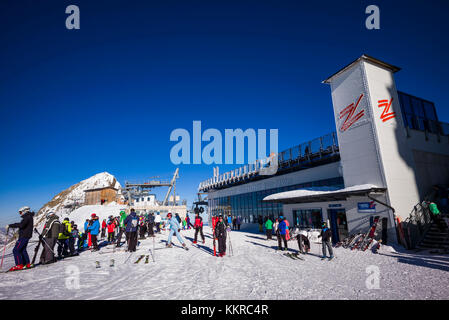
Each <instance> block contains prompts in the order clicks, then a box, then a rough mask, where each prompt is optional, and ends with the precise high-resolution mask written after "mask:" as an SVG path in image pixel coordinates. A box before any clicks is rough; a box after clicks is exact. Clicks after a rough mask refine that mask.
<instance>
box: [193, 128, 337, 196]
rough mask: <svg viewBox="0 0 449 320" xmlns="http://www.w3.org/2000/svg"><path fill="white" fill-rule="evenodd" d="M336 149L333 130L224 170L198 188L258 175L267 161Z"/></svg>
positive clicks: (305, 158) (300, 158)
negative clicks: (262, 157) (248, 162)
mask: <svg viewBox="0 0 449 320" xmlns="http://www.w3.org/2000/svg"><path fill="white" fill-rule="evenodd" d="M337 151H338V139H337V133H336V132H335V131H334V132H331V133H328V134H326V135H323V136H321V137H319V138H316V139H313V140H310V141H307V142H305V143H301V144H299V145H296V146H294V147H292V148H289V149H287V150H284V151H281V152H279V153H277V154H276V155H274V156H271V157H269V158H265V159H260V160H256V161H255V162H254V163H250V164H247V165H244V166H243V167H240V168H237V169H234V170H231V171H229V172H225V173H223V174H221V175H219V176H214V177H213V178H210V179H207V180H205V181H203V182H200V184H199V187H198V189H199V190H200V191H201V190H204V189H206V188H208V187H211V186H215V185H222V184H223V183H227V182H229V181H235V180H237V181H238V180H241V179H245V178H249V177H252V176H255V175H258V174H259V172H260V171H261V170H262V169H264V168H266V167H267V165H268V164H269V163H270V165H272V164H273V162H274V163H276V164H277V165H278V166H279V165H285V164H288V163H295V162H300V161H305V162H308V161H310V159H311V158H312V157H314V156H319V157H321V155H323V154H332V153H335V152H337ZM231 172H234V174H231Z"/></svg>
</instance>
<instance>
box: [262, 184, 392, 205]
mask: <svg viewBox="0 0 449 320" xmlns="http://www.w3.org/2000/svg"><path fill="white" fill-rule="evenodd" d="M385 190H386V189H385V188H381V187H378V186H375V185H373V184H362V185H356V186H351V187H347V188H344V189H337V188H332V187H315V188H307V189H298V190H292V191H285V192H279V193H275V194H272V195H269V196H267V197H265V198H264V199H263V201H273V202H288V201H292V200H295V201H301V200H303V201H304V200H307V199H312V198H319V199H320V200H326V199H325V198H332V197H336V196H340V197H345V196H349V195H351V194H352V195H357V194H360V193H363V192H368V191H373V192H374V191H385ZM303 201H301V202H303Z"/></svg>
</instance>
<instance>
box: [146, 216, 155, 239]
mask: <svg viewBox="0 0 449 320" xmlns="http://www.w3.org/2000/svg"><path fill="white" fill-rule="evenodd" d="M147 226H148V227H147V228H148V236H149V237H154V214H153V212H151V213H150V214H149V215H148V217H147Z"/></svg>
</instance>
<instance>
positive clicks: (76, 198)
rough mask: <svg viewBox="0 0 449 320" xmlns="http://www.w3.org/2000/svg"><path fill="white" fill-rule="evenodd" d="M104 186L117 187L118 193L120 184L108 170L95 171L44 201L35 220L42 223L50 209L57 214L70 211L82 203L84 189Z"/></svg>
mask: <svg viewBox="0 0 449 320" xmlns="http://www.w3.org/2000/svg"><path fill="white" fill-rule="evenodd" d="M104 187H113V188H115V189H118V192H119V194H120V188H121V185H120V183H119V182H118V181H117V179H116V178H115V177H114V176H113V175H112V174H110V173H108V172H101V173H97V174H95V175H93V176H92V177H90V178H87V179H85V180H82V181H81V182H78V183H77V184H74V185H72V186H71V187H69V188H67V189H66V190H64V191H62V192H60V193H58V194H57V195H56V196H54V197H53V199H52V200H51V201H49V202H48V203H46V204H45V205H44V206H43V207H42V208H41V209H40V210H39V212H38V213H37V215H36V217H35V222H36V223H37V224H40V223H42V222H43V221H44V220H45V215H46V213H48V212H50V211H54V212H56V213H57V214H58V215H61V214H63V213H67V212H68V211H71V209H72V208H74V207H76V206H77V205H80V204H81V205H82V204H84V200H85V192H84V191H86V190H89V189H96V188H104Z"/></svg>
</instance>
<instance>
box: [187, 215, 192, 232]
mask: <svg viewBox="0 0 449 320" xmlns="http://www.w3.org/2000/svg"><path fill="white" fill-rule="evenodd" d="M186 224H187V230H190V226H191V225H192V224H191V223H190V217H189V215H188V214H187V216H186Z"/></svg>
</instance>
